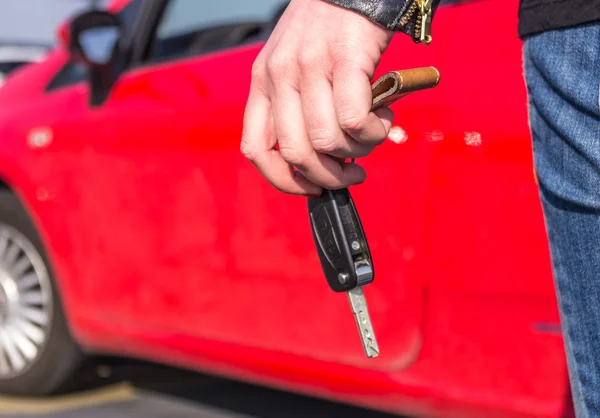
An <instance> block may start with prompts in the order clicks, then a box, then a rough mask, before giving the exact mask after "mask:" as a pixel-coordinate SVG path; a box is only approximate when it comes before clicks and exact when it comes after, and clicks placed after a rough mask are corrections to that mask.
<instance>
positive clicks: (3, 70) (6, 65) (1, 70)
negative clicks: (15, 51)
mask: <svg viewBox="0 0 600 418" xmlns="http://www.w3.org/2000/svg"><path fill="white" fill-rule="evenodd" d="M25 64H28V63H27V62H25V61H7V62H0V74H3V75H6V74H8V73H10V72H12V71H13V70H16V69H17V68H19V67H21V66H22V65H25Z"/></svg>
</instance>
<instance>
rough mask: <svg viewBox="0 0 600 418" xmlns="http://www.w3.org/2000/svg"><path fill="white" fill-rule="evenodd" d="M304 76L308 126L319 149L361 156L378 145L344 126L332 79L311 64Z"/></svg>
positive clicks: (302, 84)
mask: <svg viewBox="0 0 600 418" xmlns="http://www.w3.org/2000/svg"><path fill="white" fill-rule="evenodd" d="M301 80H302V81H301V88H300V92H301V97H302V108H303V110H304V115H305V119H306V130H307V133H308V137H309V139H310V142H311V144H312V146H313V148H314V149H315V151H317V152H319V153H323V154H329V155H332V156H335V157H339V158H360V157H364V156H366V155H368V154H369V153H371V152H372V151H373V149H374V148H375V147H374V146H372V145H365V144H361V143H359V142H357V141H356V140H354V139H353V138H352V137H351V136H350V135H348V134H347V133H345V132H344V131H342V129H341V128H340V124H339V123H338V119H337V115H336V112H335V107H334V103H333V88H332V86H331V83H330V81H329V80H328V79H327V78H326V77H324V76H323V75H321V74H320V72H319V71H310V70H309V68H307V71H305V72H304V75H303V76H302V79H301Z"/></svg>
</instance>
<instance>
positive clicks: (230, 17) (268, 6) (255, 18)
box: [148, 0, 288, 62]
mask: <svg viewBox="0 0 600 418" xmlns="http://www.w3.org/2000/svg"><path fill="white" fill-rule="evenodd" d="M287 3H288V1H286V0H252V1H249V0H219V1H211V2H206V1H198V0H170V1H169V2H168V3H167V6H166V8H165V11H164V13H163V15H162V17H161V19H160V21H159V23H158V26H157V29H156V32H155V34H154V39H153V41H152V45H151V48H150V53H149V57H148V61H150V62H164V61H169V60H173V59H177V58H183V57H187V56H191V55H198V54H203V53H207V52H213V51H218V50H223V49H226V48H232V47H236V46H240V45H243V44H246V43H249V42H254V41H257V40H262V39H266V37H267V36H268V34H269V31H270V28H271V27H272V22H273V19H274V18H275V17H276V16H278V15H279V14H280V13H281V11H282V10H283V9H284V8H285V6H286V5H287Z"/></svg>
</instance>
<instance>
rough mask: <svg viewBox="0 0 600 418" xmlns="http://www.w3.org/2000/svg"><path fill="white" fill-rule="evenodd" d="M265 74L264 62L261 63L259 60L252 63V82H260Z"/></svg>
mask: <svg viewBox="0 0 600 418" xmlns="http://www.w3.org/2000/svg"><path fill="white" fill-rule="evenodd" d="M264 72H265V64H264V62H262V61H261V60H256V61H254V63H253V64H252V73H251V75H252V79H253V80H260V79H262V78H263V75H264Z"/></svg>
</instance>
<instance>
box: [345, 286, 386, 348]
mask: <svg viewBox="0 0 600 418" xmlns="http://www.w3.org/2000/svg"><path fill="white" fill-rule="evenodd" d="M348 300H349V301H350V307H351V308H352V313H353V314H354V318H356V325H358V332H359V333H360V339H361V341H362V345H363V348H364V349H365V354H366V356H367V357H369V358H374V357H377V356H378V355H379V345H377V339H376V338H375V332H374V331H373V324H372V323H371V317H370V316H369V309H368V307H367V299H366V298H365V294H364V292H363V290H362V289H361V288H360V287H356V288H354V289H352V290H350V291H349V292H348Z"/></svg>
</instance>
